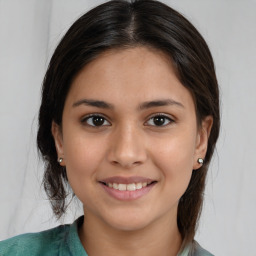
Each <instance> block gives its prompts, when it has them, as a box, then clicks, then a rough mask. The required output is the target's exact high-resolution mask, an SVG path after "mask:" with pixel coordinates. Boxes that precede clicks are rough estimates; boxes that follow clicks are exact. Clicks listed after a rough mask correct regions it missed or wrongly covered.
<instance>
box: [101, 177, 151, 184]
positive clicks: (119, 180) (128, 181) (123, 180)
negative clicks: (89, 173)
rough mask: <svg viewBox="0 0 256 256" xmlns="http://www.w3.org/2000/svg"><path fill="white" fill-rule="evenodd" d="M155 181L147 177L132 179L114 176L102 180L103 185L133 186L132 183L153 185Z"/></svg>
mask: <svg viewBox="0 0 256 256" xmlns="http://www.w3.org/2000/svg"><path fill="white" fill-rule="evenodd" d="M153 181H156V180H153V179H149V178H146V177H140V176H131V177H122V176H113V177H109V178H106V179H102V180H100V182H102V183H106V184H107V183H118V184H131V183H144V182H147V183H148V184H149V183H152V182H153Z"/></svg>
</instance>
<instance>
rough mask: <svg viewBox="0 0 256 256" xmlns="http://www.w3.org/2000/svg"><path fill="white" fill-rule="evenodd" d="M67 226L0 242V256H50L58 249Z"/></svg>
mask: <svg viewBox="0 0 256 256" xmlns="http://www.w3.org/2000/svg"><path fill="white" fill-rule="evenodd" d="M69 226H70V225H62V226H58V227H56V228H52V229H49V230H46V231H43V232H38V233H28V234H23V235H19V236H15V237H12V238H9V239H7V240H4V241H0V255H1V256H7V255H8V256H12V255H15V256H23V255H30V256H34V255H51V252H53V251H55V249H59V247H60V244H61V243H62V241H63V238H64V237H65V234H66V233H67V232H68V231H69Z"/></svg>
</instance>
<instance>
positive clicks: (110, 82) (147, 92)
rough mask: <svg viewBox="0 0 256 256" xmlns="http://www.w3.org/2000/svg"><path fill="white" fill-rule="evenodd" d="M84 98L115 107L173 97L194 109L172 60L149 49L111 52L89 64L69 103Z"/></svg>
mask: <svg viewBox="0 0 256 256" xmlns="http://www.w3.org/2000/svg"><path fill="white" fill-rule="evenodd" d="M81 97H87V98H88V97H91V98H96V99H99V100H106V101H108V102H112V101H113V102H116V103H118V102H120V103H123V102H126V101H129V100H133V101H138V102H139V101H150V100H154V99H155V98H158V99H160V98H163V97H165V98H166V97H171V98H172V99H174V100H176V101H183V102H184V103H189V104H190V105H191V103H192V105H193V99H192V97H191V94H190V92H189V91H188V90H187V89H186V88H185V87H184V86H183V85H182V84H181V82H180V81H179V79H178V77H177V72H176V70H175V68H174V66H173V64H172V61H171V59H170V58H169V57H168V56H167V55H165V54H164V53H162V52H161V51H159V50H155V49H151V48H146V47H134V48H129V49H113V50H108V51H106V52H104V53H103V54H101V55H100V56H98V57H97V58H96V59H95V60H93V61H92V62H90V63H89V64H87V65H86V66H85V67H84V68H83V69H82V70H81V71H80V73H79V74H78V75H77V76H76V78H75V79H74V81H73V83H72V85H71V89H70V92H69V95H68V99H67V100H73V101H74V100H79V98H81Z"/></svg>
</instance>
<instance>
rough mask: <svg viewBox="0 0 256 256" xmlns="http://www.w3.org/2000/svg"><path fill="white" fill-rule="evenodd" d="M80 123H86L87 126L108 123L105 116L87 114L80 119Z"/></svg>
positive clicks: (105, 124) (106, 124)
mask: <svg viewBox="0 0 256 256" xmlns="http://www.w3.org/2000/svg"><path fill="white" fill-rule="evenodd" d="M82 123H86V124H87V125H88V126H93V127H100V126H109V125H110V123H109V122H108V121H107V120H106V118H105V117H103V116H101V115H95V114H94V115H89V116H86V117H84V118H83V119H82Z"/></svg>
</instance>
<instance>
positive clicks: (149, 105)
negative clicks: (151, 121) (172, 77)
mask: <svg viewBox="0 0 256 256" xmlns="http://www.w3.org/2000/svg"><path fill="white" fill-rule="evenodd" d="M172 105H175V106H178V107H182V108H185V107H184V105H183V104H182V103H180V102H178V101H175V100H173V99H164V100H154V101H147V102H144V103H142V104H141V105H140V106H139V109H140V110H144V109H148V108H152V107H162V106H172Z"/></svg>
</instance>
